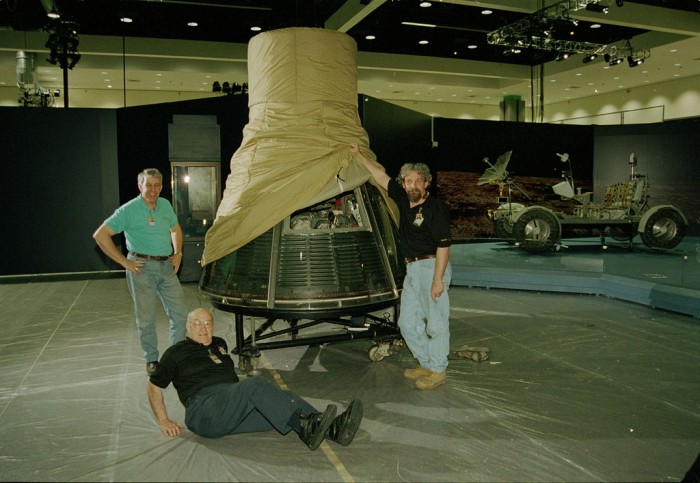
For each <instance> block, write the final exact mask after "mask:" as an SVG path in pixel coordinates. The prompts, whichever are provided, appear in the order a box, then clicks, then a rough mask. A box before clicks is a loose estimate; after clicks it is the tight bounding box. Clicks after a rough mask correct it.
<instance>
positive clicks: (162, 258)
mask: <svg viewBox="0 0 700 483" xmlns="http://www.w3.org/2000/svg"><path fill="white" fill-rule="evenodd" d="M129 255H133V256H135V257H139V258H147V259H148V260H157V261H159V262H162V261H163V260H167V259H168V258H170V257H156V256H153V255H144V254H143V253H136V252H129Z"/></svg>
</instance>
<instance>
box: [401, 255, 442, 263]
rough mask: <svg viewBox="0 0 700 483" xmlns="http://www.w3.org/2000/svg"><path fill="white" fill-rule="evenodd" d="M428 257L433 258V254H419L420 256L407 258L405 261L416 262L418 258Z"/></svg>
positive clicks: (425, 258)
mask: <svg viewBox="0 0 700 483" xmlns="http://www.w3.org/2000/svg"><path fill="white" fill-rule="evenodd" d="M429 258H435V255H421V256H420V257H415V258H407V259H406V263H413V262H417V261H418V260H428V259H429Z"/></svg>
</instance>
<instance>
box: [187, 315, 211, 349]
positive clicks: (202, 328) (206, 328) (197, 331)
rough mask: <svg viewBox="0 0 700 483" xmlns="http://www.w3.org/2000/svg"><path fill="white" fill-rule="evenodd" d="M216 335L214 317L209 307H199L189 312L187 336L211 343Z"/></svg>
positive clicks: (203, 342)
mask: <svg viewBox="0 0 700 483" xmlns="http://www.w3.org/2000/svg"><path fill="white" fill-rule="evenodd" d="M213 335H214V317H213V316H212V315H211V312H209V311H208V310H207V309H205V308H202V307H199V308H196V309H194V310H192V311H191V312H190V313H189V314H187V336H188V337H189V338H190V339H192V340H193V341H195V342H199V343H200V344H204V345H209V344H211V339H212V336H213Z"/></svg>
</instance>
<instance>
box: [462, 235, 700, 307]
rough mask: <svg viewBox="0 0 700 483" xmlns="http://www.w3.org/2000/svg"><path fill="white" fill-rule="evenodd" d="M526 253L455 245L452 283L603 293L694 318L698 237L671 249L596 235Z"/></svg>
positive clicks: (699, 296) (699, 290)
mask: <svg viewBox="0 0 700 483" xmlns="http://www.w3.org/2000/svg"><path fill="white" fill-rule="evenodd" d="M562 242H563V245H564V246H563V247H562V248H560V249H559V250H558V251H554V250H553V251H551V252H547V253H540V254H532V253H528V252H526V251H525V250H523V249H522V248H519V247H517V246H515V245H513V244H509V243H508V242H505V241H494V242H478V243H463V244H455V245H453V247H452V250H451V253H450V260H451V263H452V267H453V275H452V284H453V285H457V286H462V287H483V288H507V289H516V290H535V291H542V292H567V293H581V294H596V295H604V296H608V297H611V298H615V299H619V300H625V301H628V302H635V303H639V304H643V305H647V306H649V307H653V308H659V309H664V310H670V311H673V312H678V313H681V314H686V315H691V316H693V317H695V318H700V237H686V238H685V239H684V240H683V241H682V242H681V243H680V244H679V245H678V246H677V247H675V248H674V249H671V250H652V249H650V248H647V247H646V246H644V245H643V244H642V243H641V242H639V240H638V238H636V239H635V240H634V241H633V243H632V244H629V243H625V242H617V241H613V240H610V239H607V240H606V245H605V248H604V247H603V245H601V240H600V239H599V238H579V239H569V240H563V241H562Z"/></svg>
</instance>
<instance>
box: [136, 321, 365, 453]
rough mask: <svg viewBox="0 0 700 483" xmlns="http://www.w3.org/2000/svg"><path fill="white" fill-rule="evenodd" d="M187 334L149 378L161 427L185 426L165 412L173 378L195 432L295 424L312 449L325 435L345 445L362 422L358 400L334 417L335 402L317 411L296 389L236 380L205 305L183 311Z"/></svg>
mask: <svg viewBox="0 0 700 483" xmlns="http://www.w3.org/2000/svg"><path fill="white" fill-rule="evenodd" d="M186 327H187V338H186V339H185V340H183V341H181V342H178V343H176V344H174V345H173V346H171V347H170V348H169V349H168V350H166V351H165V353H163V356H162V357H161V359H160V363H159V364H158V366H157V368H156V370H155V371H154V372H153V374H152V375H151V376H150V379H149V381H148V384H147V386H148V400H149V402H150V403H151V408H152V409H153V414H154V415H155V417H156V420H157V421H158V424H159V425H160V429H161V431H163V434H165V435H167V436H178V435H179V434H180V431H181V430H182V428H183V426H182V425H181V424H180V423H177V422H175V421H173V420H171V419H170V418H169V417H168V413H167V410H166V408H165V401H164V399H163V389H165V388H166V387H168V385H169V384H170V383H171V382H172V383H173V386H175V389H176V390H177V394H178V397H179V398H180V401H181V402H182V404H184V406H185V408H186V410H185V424H186V425H187V428H188V429H190V431H192V432H193V433H195V434H198V435H200V436H203V437H205V438H218V437H220V436H225V435H227V434H237V433H252V432H257V431H267V430H270V429H273V428H274V429H276V430H277V431H279V432H280V433H281V434H287V433H288V432H289V430H291V429H293V430H294V431H296V432H297V433H298V434H299V438H300V439H301V440H302V441H303V442H304V443H305V444H306V445H307V446H308V447H309V448H310V449H312V450H314V449H316V448H318V446H319V445H320V444H321V442H322V441H323V439H324V438H325V437H327V438H328V439H330V440H331V441H335V442H337V443H340V444H342V445H344V446H347V445H349V444H350V443H351V442H352V439H353V438H354V437H355V433H356V432H357V430H358V428H359V426H360V422H361V421H362V402H361V401H360V400H359V399H355V400H353V401H352V402H351V403H350V404H349V406H348V408H347V410H346V411H345V412H343V413H342V414H340V415H338V416H337V417H336V411H337V408H336V406H335V404H329V405H328V406H327V407H326V410H325V411H324V412H319V411H318V410H317V409H315V408H314V407H313V406H312V405H311V404H309V403H308V402H306V401H305V400H304V399H302V398H300V397H299V396H297V395H296V394H294V393H291V392H288V391H283V390H281V389H280V388H278V387H277V386H276V385H274V384H273V383H271V382H269V381H268V380H267V379H265V378H263V377H251V378H247V379H245V380H243V381H240V382H239V380H238V376H237V375H236V371H235V369H234V364H233V360H232V359H231V356H230V355H229V353H228V347H227V346H226V341H225V340H224V339H222V338H220V337H214V335H213V334H214V318H213V317H212V315H211V313H210V312H209V311H208V310H206V309H203V308H198V309H195V310H193V311H192V312H190V313H189V314H188V315H187V326H186Z"/></svg>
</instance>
